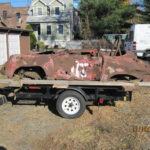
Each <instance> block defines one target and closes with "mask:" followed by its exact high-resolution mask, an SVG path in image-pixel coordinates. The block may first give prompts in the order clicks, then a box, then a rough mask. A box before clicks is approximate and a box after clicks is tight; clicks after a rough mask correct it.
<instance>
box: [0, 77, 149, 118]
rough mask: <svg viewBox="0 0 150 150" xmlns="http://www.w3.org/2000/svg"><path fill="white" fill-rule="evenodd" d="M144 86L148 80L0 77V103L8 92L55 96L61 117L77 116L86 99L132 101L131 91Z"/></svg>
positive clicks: (18, 95)
mask: <svg viewBox="0 0 150 150" xmlns="http://www.w3.org/2000/svg"><path fill="white" fill-rule="evenodd" d="M143 86H147V87H149V86H150V83H149V82H136V83H129V82H115V81H113V82H100V81H78V80H73V81H69V80H29V79H26V80H14V79H0V94H1V97H0V104H4V103H6V98H7V97H9V96H12V97H14V98H15V99H22V98H23V99H35V100H36V99H40V100H41V101H42V100H43V99H48V100H55V101H56V109H57V111H58V113H59V114H60V115H61V116H62V117H65V118H77V117H80V116H81V115H82V114H83V112H84V111H85V108H86V102H89V101H90V102H92V103H93V104H100V103H103V102H104V101H115V100H122V101H131V99H132V91H133V90H135V89H136V87H143Z"/></svg>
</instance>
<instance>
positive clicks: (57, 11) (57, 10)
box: [55, 7, 60, 15]
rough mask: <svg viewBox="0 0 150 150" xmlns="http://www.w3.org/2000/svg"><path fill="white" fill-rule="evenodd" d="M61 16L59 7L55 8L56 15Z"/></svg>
mask: <svg viewBox="0 0 150 150" xmlns="http://www.w3.org/2000/svg"><path fill="white" fill-rule="evenodd" d="M59 14H60V10H59V7H55V15H59Z"/></svg>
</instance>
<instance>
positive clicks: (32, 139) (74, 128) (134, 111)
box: [0, 88, 150, 150]
mask: <svg viewBox="0 0 150 150" xmlns="http://www.w3.org/2000/svg"><path fill="white" fill-rule="evenodd" d="M149 108H150V91H149V89H147V88H143V89H140V90H138V91H136V92H134V94H133V101H132V102H131V103H130V102H126V103H124V102H117V103H116V107H113V106H101V107H100V108H98V107H97V106H93V107H90V109H91V110H92V111H93V115H92V114H90V113H89V112H88V111H86V112H85V113H84V114H83V116H81V117H80V118H78V119H74V120H67V119H63V118H60V117H58V116H56V115H55V114H53V113H51V112H49V110H48V109H47V108H44V107H35V106H29V105H24V106H19V105H15V106H13V107H12V106H11V104H10V103H8V104H7V105H3V106H1V107H0V121H1V123H0V135H1V136H0V146H4V147H6V148H7V149H9V150H14V149H16V150H17V149H21V150H24V149H32V150H142V149H143V150H148V148H149V147H150V132H149V133H147V132H134V131H133V127H134V126H150V119H149V116H150V109H149Z"/></svg>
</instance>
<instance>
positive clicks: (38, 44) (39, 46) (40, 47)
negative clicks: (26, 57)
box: [37, 41, 45, 50]
mask: <svg viewBox="0 0 150 150" xmlns="http://www.w3.org/2000/svg"><path fill="white" fill-rule="evenodd" d="M37 46H38V48H39V49H42V50H44V48H45V44H44V42H42V41H38V42H37Z"/></svg>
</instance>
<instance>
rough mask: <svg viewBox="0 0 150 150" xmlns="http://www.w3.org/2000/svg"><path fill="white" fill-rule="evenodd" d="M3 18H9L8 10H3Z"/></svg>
mask: <svg viewBox="0 0 150 150" xmlns="http://www.w3.org/2000/svg"><path fill="white" fill-rule="evenodd" d="M3 18H4V19H6V18H7V11H6V10H4V11H3Z"/></svg>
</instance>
